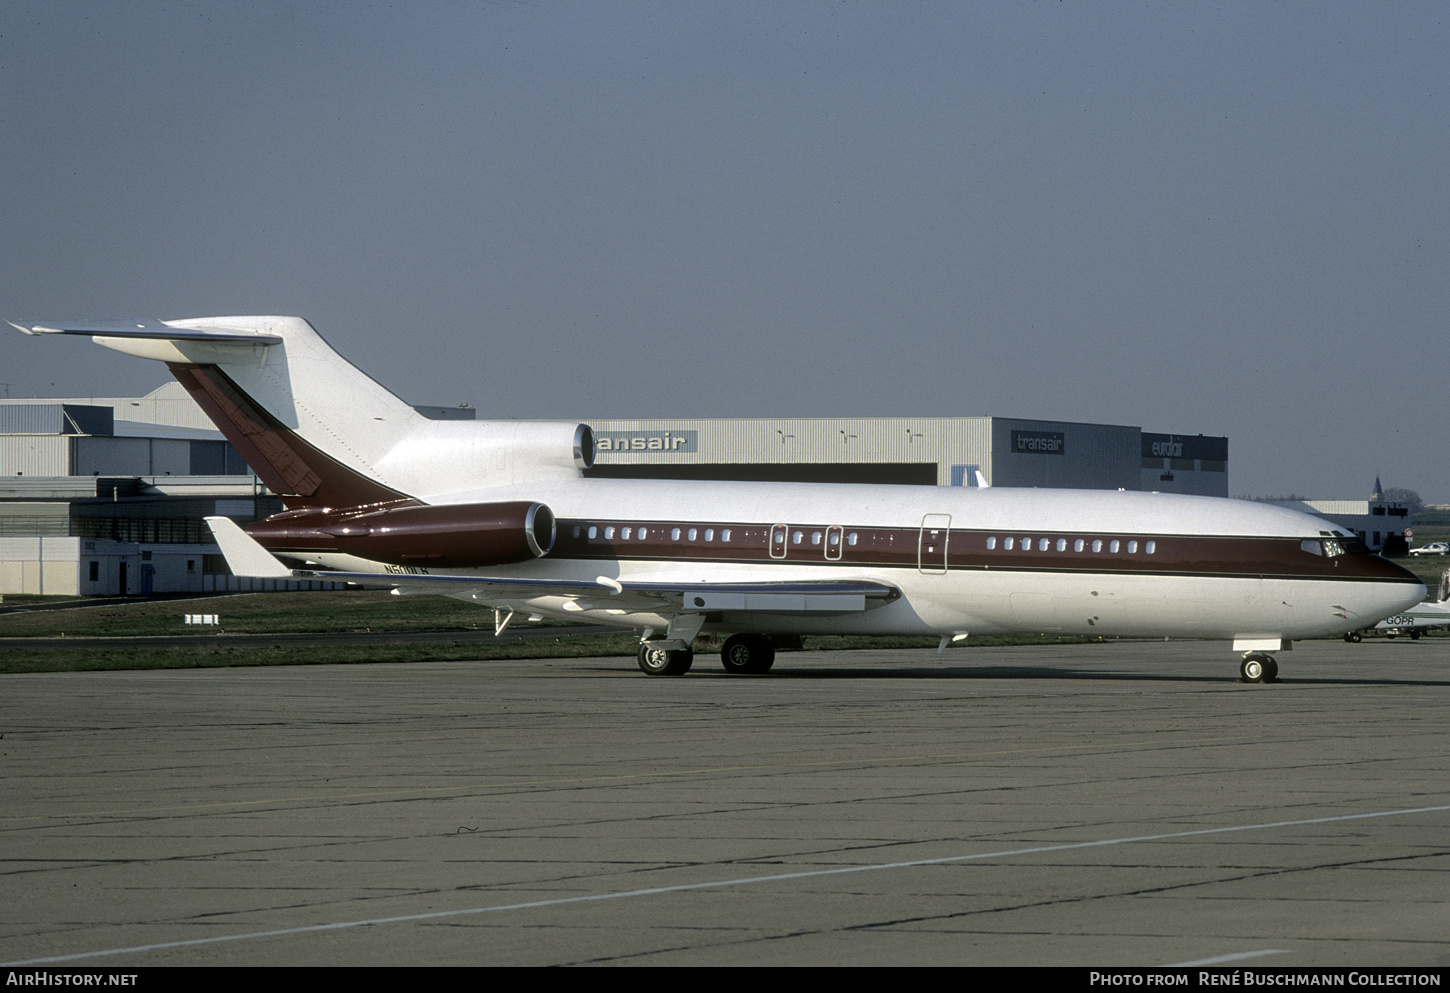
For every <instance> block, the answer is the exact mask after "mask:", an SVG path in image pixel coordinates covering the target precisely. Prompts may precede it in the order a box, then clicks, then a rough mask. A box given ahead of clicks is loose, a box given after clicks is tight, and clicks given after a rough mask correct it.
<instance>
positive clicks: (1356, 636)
mask: <svg viewBox="0 0 1450 993" xmlns="http://www.w3.org/2000/svg"><path fill="white" fill-rule="evenodd" d="M1344 640H1345V641H1347V642H1349V643H1350V644H1351V645H1358V644H1359V643H1360V642H1361V641H1363V640H1364V635H1362V634H1360V633H1359V632H1358V631H1350V632H1349V633H1347V634H1346V635H1345V636H1344Z"/></svg>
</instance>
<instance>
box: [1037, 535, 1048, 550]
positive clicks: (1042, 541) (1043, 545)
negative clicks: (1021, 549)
mask: <svg viewBox="0 0 1450 993" xmlns="http://www.w3.org/2000/svg"><path fill="white" fill-rule="evenodd" d="M1047 545H1048V541H1047V539H1046V538H1039V539H1038V540H1037V550H1038V551H1039V552H1045V551H1047Z"/></svg>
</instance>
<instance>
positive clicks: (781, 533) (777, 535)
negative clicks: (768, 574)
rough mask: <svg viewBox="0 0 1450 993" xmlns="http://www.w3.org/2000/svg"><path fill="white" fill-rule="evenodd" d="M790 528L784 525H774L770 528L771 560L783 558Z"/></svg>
mask: <svg viewBox="0 0 1450 993" xmlns="http://www.w3.org/2000/svg"><path fill="white" fill-rule="evenodd" d="M789 531H790V528H788V527H786V526H785V525H784V524H775V525H772V526H771V528H770V557H771V558H773V559H783V558H785V550H786V548H787V547H788V546H787V544H786V541H787V537H786V536H787V534H788V533H789Z"/></svg>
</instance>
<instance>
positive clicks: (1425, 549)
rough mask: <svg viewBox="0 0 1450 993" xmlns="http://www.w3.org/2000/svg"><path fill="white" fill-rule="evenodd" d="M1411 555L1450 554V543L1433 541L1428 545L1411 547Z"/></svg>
mask: <svg viewBox="0 0 1450 993" xmlns="http://www.w3.org/2000/svg"><path fill="white" fill-rule="evenodd" d="M1410 554H1411V555H1450V544H1446V543H1445V542H1443V541H1432V542H1430V543H1429V544H1428V545H1421V546H1420V547H1419V548H1412V549H1410Z"/></svg>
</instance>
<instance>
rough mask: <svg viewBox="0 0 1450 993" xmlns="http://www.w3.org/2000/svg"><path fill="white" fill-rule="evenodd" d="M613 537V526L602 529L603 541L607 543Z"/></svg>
mask: <svg viewBox="0 0 1450 993" xmlns="http://www.w3.org/2000/svg"><path fill="white" fill-rule="evenodd" d="M613 537H614V525H612V524H611V525H610V526H609V527H607V528H605V529H604V540H605V541H609V540H611V539H612V538H613Z"/></svg>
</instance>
